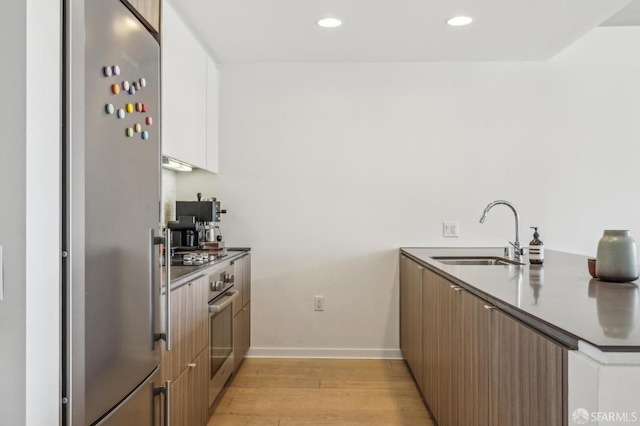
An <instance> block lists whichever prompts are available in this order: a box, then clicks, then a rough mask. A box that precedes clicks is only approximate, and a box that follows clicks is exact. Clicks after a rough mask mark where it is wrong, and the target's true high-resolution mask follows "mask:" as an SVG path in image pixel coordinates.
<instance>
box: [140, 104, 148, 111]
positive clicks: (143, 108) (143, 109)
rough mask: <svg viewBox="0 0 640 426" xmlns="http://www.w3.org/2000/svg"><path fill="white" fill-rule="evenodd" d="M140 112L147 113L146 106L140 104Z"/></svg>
mask: <svg viewBox="0 0 640 426" xmlns="http://www.w3.org/2000/svg"><path fill="white" fill-rule="evenodd" d="M140 112H147V104H142V111H140Z"/></svg>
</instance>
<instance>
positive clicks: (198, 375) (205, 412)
mask: <svg viewBox="0 0 640 426" xmlns="http://www.w3.org/2000/svg"><path fill="white" fill-rule="evenodd" d="M208 361H209V349H208V348H206V349H205V350H203V351H202V352H200V355H198V357H197V358H196V360H195V362H194V364H195V366H194V367H193V371H192V372H191V374H193V379H192V383H191V389H190V391H191V394H190V398H191V401H190V404H191V407H190V410H191V416H192V418H193V425H195V426H204V425H205V424H207V420H208V417H209V362H208Z"/></svg>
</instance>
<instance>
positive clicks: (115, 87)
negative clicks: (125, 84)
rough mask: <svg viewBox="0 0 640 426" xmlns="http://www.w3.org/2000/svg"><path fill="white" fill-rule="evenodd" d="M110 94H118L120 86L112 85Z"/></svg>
mask: <svg viewBox="0 0 640 426" xmlns="http://www.w3.org/2000/svg"><path fill="white" fill-rule="evenodd" d="M111 93H113V94H114V95H117V94H118V93H120V86H119V85H117V84H112V85H111Z"/></svg>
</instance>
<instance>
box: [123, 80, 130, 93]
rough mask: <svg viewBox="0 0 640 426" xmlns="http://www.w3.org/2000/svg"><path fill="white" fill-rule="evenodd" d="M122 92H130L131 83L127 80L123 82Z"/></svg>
mask: <svg viewBox="0 0 640 426" xmlns="http://www.w3.org/2000/svg"><path fill="white" fill-rule="evenodd" d="M122 90H124V91H125V92H126V91H127V90H129V82H128V81H127V80H125V81H123V82H122Z"/></svg>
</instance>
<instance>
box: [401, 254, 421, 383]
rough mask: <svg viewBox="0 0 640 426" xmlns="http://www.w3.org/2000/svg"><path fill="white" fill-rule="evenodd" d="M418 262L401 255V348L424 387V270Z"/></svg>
mask: <svg viewBox="0 0 640 426" xmlns="http://www.w3.org/2000/svg"><path fill="white" fill-rule="evenodd" d="M423 269H424V268H423V267H422V266H420V265H418V264H417V263H416V262H414V261H412V260H411V259H409V258H407V257H406V256H402V257H401V264H400V312H401V318H400V349H401V350H402V354H403V356H404V359H405V360H406V361H407V364H409V367H410V368H411V372H412V373H413V376H414V378H415V379H416V381H417V382H418V385H419V386H420V387H422V385H421V383H420V382H421V381H422V271H423Z"/></svg>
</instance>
